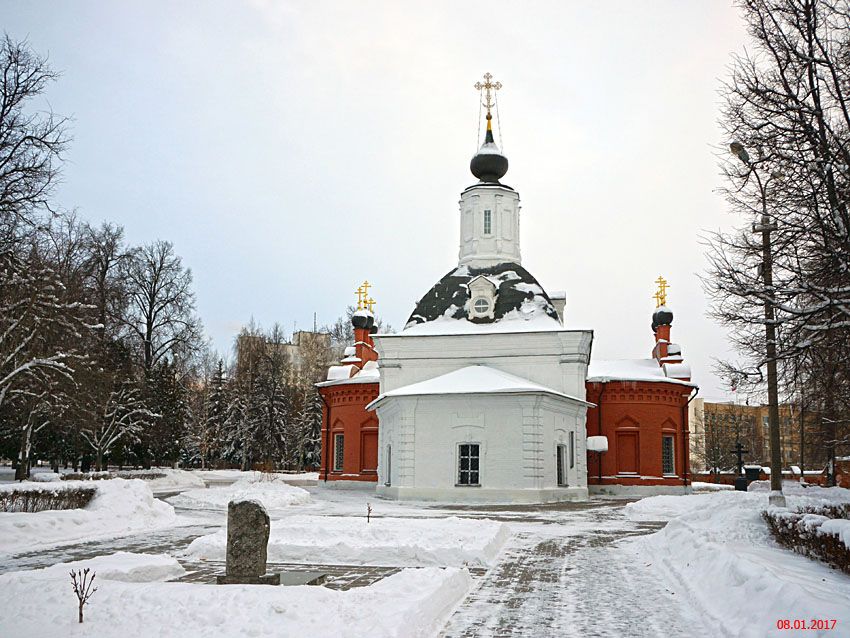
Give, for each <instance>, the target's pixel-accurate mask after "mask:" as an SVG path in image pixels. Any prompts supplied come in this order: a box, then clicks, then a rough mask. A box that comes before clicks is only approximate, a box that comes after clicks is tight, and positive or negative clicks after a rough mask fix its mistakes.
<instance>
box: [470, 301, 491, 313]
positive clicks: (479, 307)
mask: <svg viewBox="0 0 850 638" xmlns="http://www.w3.org/2000/svg"><path fill="white" fill-rule="evenodd" d="M472 307H473V308H474V309H475V312H476V313H477V314H479V315H483V314H485V313H487V312H488V311H489V310H490V302H489V301H488V300H487V299H484V298H483V297H479V298H478V299H476V300H475V302H474V303H473V304H472Z"/></svg>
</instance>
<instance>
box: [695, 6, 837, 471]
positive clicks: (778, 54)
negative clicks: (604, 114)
mask: <svg viewBox="0 0 850 638" xmlns="http://www.w3.org/2000/svg"><path fill="white" fill-rule="evenodd" d="M737 4H738V6H739V7H740V9H741V11H742V14H743V17H744V19H745V21H746V24H747V28H748V32H749V36H750V44H749V45H748V47H747V50H746V52H744V53H743V54H741V55H739V56H736V57H735V58H734V59H733V62H732V65H731V69H730V77H729V78H728V80H726V82H725V83H724V85H723V88H722V96H723V110H722V118H721V121H720V123H721V126H722V128H723V131H724V134H725V138H726V139H724V140H723V145H722V148H721V153H720V157H721V161H720V164H721V168H722V171H723V174H724V176H725V186H724V188H723V192H724V194H725V196H726V199H727V201H728V203H729V206H730V208H731V210H732V211H733V212H734V213H735V214H736V215H738V218H739V219H740V225H739V227H738V228H737V229H736V230H735V231H734V232H729V233H716V234H713V235H712V236H711V237H709V240H708V256H709V260H710V268H709V271H708V273H707V274H706V276H705V280H704V281H705V285H706V289H707V291H708V293H709V295H710V297H711V299H712V312H713V315H714V316H715V317H716V318H718V319H719V320H720V321H721V322H723V323H724V324H725V325H727V326H728V327H729V328H730V329H731V335H732V339H733V343H734V345H735V347H736V350H737V352H738V355H739V357H738V359H737V360H735V361H727V362H724V363H723V364H721V374H722V375H723V376H724V377H726V378H727V379H729V381H730V384H732V385H736V386H737V387H738V388H739V391H743V392H751V393H754V394H756V395H758V394H759V393H760V392H763V391H764V382H765V377H764V374H765V369H766V366H767V364H768V361H769V357H768V355H767V354H766V353H767V352H768V348H767V345H768V344H767V343H766V336H765V326H766V324H767V323H772V324H773V325H774V326H775V327H776V333H777V336H776V340H775V348H776V355H775V357H772V359H773V360H774V361H776V362H777V364H778V369H779V380H780V391H781V393H782V395H783V397H782V400H783V402H786V403H790V404H793V405H794V406H796V414H797V415H798V417H799V420H800V424H802V423H808V422H809V421H810V420H811V419H813V418H814V419H815V421H816V424H815V427H814V429H813V431H812V432H811V435H809V430H808V428H806V429H805V433H806V438H807V440H805V441H803V444H802V445H801V451H800V455H801V457H804V458H801V459H800V463H801V464H802V463H805V465H806V466H807V467H824V466H825V467H827V469H828V470H829V472H830V474H831V476H832V478H833V480H834V471H833V468H834V462H835V459H836V456H841V455H848V454H850V4H848V2H847V1H846V0H739V1H738V3H737ZM733 143H734V146H733ZM730 147H731V148H732V149H733V150H734V151H735V152H734V154H732V153H730V152H729V149H730ZM763 217H764V218H766V220H767V222H768V224H767V226H768V227H769V228H770V229H771V232H770V242H769V243H770V247H771V249H772V261H773V267H772V275H773V277H772V281H768V279H767V278H766V276H765V270H764V269H763V268H762V264H763V245H762V232H763V231H764V226H765V224H764V223H763V221H762V220H763ZM766 303H768V304H770V305H771V306H772V308H773V311H774V313H775V316H774V317H773V318H772V319H769V318H767V315H766V313H765V304H766ZM799 431H800V432H801V433H803V432H804V430H803V429H802V428H801V429H800V430H799Z"/></svg>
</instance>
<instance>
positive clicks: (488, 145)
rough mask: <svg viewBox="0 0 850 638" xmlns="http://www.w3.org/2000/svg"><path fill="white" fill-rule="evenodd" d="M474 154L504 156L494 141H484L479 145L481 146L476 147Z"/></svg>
mask: <svg viewBox="0 0 850 638" xmlns="http://www.w3.org/2000/svg"><path fill="white" fill-rule="evenodd" d="M475 155H502V156H503V157H504V155H503V153H502V151H500V150H499V147H498V146H496V143H495V142H485V143H484V144H482V145H481V148H479V149H478V152H477V153H476V154H475ZM473 157H474V155H473Z"/></svg>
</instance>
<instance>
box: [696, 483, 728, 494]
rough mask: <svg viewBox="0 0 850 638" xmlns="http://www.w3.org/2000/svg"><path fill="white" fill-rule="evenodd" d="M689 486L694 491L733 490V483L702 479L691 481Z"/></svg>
mask: <svg viewBox="0 0 850 638" xmlns="http://www.w3.org/2000/svg"><path fill="white" fill-rule="evenodd" d="M691 487H692V488H693V489H694V491H695V492H719V491H721V490H734V489H735V486H734V485H726V484H725V483H704V482H702V481H692V482H691Z"/></svg>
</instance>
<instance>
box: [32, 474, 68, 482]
mask: <svg viewBox="0 0 850 638" xmlns="http://www.w3.org/2000/svg"><path fill="white" fill-rule="evenodd" d="M31 478H32V480H33V481H35V482H36V483H53V482H55V481H61V480H62V475H61V474H59V473H58V472H38V473H35V472H33V473H32V477H31Z"/></svg>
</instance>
